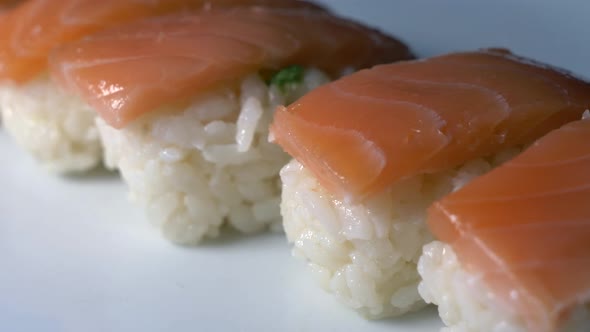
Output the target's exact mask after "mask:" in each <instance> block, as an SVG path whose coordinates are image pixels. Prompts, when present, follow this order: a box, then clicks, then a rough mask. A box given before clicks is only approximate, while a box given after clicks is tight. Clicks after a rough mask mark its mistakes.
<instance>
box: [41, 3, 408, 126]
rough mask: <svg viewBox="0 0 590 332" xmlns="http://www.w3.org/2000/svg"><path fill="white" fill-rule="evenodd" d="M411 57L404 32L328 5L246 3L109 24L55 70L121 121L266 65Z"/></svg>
mask: <svg viewBox="0 0 590 332" xmlns="http://www.w3.org/2000/svg"><path fill="white" fill-rule="evenodd" d="M411 57H412V55H411V53H410V51H409V50H408V48H407V47H406V46H405V45H404V44H403V43H401V42H400V41H398V40H397V39H395V38H392V37H389V36H386V35H384V34H382V33H380V32H378V31H376V30H373V29H370V28H368V27H365V26H363V25H360V24H357V23H355V22H352V21H349V20H346V19H343V18H339V17H336V16H333V15H331V14H329V13H327V12H323V11H318V10H309V9H293V8H288V9H284V8H268V7H256V8H246V7H241V8H232V9H230V10H218V11H210V12H206V13H201V14H198V15H172V16H168V17H164V18H157V19H151V20H143V21H141V22H137V23H135V24H130V25H127V26H125V27H117V29H113V30H109V31H104V32H101V33H98V34H96V35H93V36H91V37H89V38H86V39H84V40H81V41H79V42H75V43H71V44H68V45H66V46H64V47H62V48H59V49H57V50H56V51H55V53H54V54H53V55H52V57H51V60H50V67H51V73H52V75H53V77H54V78H55V79H56V80H57V82H59V83H60V84H61V85H63V86H64V87H65V88H66V89H67V90H69V91H73V92H74V93H76V94H78V95H80V96H81V97H82V98H83V99H84V100H85V101H86V102H87V103H88V104H90V105H91V106H93V107H94V108H95V109H96V110H97V111H98V113H99V114H100V116H101V117H102V118H103V119H104V120H105V121H106V122H107V123H108V124H110V125H111V126H113V127H116V128H122V127H124V126H126V125H127V124H128V123H130V122H131V121H133V120H135V119H136V118H137V117H139V116H141V115H144V114H146V113H148V112H151V111H153V110H155V109H156V108H158V107H160V106H162V105H168V104H174V103H180V102H183V101H186V100H187V99H189V98H192V97H195V95H198V94H199V93H204V91H206V90H210V89H215V88H218V87H220V86H227V85H228V84H229V85H231V84H233V83H234V82H236V81H237V80H239V79H241V78H243V77H244V76H246V75H249V74H251V73H256V72H258V71H262V70H278V69H281V68H282V67H284V66H288V65H301V66H307V67H316V68H319V69H321V70H323V71H326V72H328V73H329V74H332V75H338V74H340V73H341V72H342V71H344V70H345V69H347V68H363V67H369V66H372V65H375V64H378V63H386V62H392V61H396V60H403V59H409V58H411Z"/></svg>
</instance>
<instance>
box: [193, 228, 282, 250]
mask: <svg viewBox="0 0 590 332" xmlns="http://www.w3.org/2000/svg"><path fill="white" fill-rule="evenodd" d="M284 238H285V235H284V233H283V232H272V231H261V232H258V233H253V234H244V233H240V232H238V231H236V230H235V229H233V228H231V227H229V226H227V225H225V226H223V227H222V228H221V231H220V234H219V236H218V237H216V238H207V239H204V240H203V242H201V243H199V244H198V245H197V246H188V247H186V248H188V249H195V250H203V249H219V248H231V247H237V246H244V245H248V244H250V243H256V244H260V243H267V242H276V241H277V239H284ZM286 247H287V240H285V248H286Z"/></svg>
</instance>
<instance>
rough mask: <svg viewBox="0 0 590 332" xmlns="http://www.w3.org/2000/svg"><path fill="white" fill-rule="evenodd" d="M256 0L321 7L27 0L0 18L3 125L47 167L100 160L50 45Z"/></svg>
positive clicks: (190, 0) (87, 114)
mask: <svg viewBox="0 0 590 332" xmlns="http://www.w3.org/2000/svg"><path fill="white" fill-rule="evenodd" d="M250 5H261V6H270V7H281V8H282V7H285V8H309V9H310V10H311V9H314V10H324V9H322V8H321V7H319V6H317V5H314V4H311V3H309V2H305V1H298V0H155V1H154V0H100V1H97V0H61V1H52V0H29V1H25V2H23V3H22V4H20V5H19V6H17V7H16V8H15V9H14V10H12V11H10V12H9V13H7V14H6V15H3V16H2V17H0V109H1V110H2V118H3V122H4V125H5V126H6V129H7V130H8V132H9V133H10V134H11V136H12V137H13V138H14V140H15V141H16V142H17V144H19V145H20V146H21V147H22V148H23V149H25V150H26V151H28V152H29V153H30V154H31V155H32V156H33V157H34V158H35V159H37V160H38V161H39V162H40V163H41V164H42V165H43V166H45V167H46V168H47V169H49V170H50V171H53V172H58V173H67V172H77V171H84V170H87V169H90V168H93V167H94V166H96V165H97V164H99V163H100V161H101V155H102V153H101V148H100V143H99V139H98V132H97V130H96V127H95V125H94V118H95V113H94V112H93V111H92V110H91V109H90V108H89V107H88V106H87V105H86V104H85V103H83V102H82V101H81V100H79V98H75V97H74V96H72V95H71V94H68V93H66V92H64V91H62V90H61V89H59V87H57V86H56V85H55V84H54V83H53V82H52V81H51V80H50V78H49V75H48V74H47V56H48V54H49V52H50V50H51V49H53V48H54V47H56V46H59V45H61V44H64V43H67V42H70V41H74V40H78V39H80V38H82V37H84V36H87V35H89V34H91V33H94V32H97V31H100V30H103V29H105V28H107V27H112V26H116V25H118V24H123V23H125V22H130V21H134V20H138V19H141V18H146V17H151V16H158V15H163V14H167V13H172V12H181V11H201V10H211V9H213V8H224V7H234V6H250Z"/></svg>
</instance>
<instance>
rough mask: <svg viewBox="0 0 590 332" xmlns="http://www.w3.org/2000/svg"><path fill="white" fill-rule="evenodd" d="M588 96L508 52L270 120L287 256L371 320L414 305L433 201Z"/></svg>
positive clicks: (434, 61)
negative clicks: (279, 151)
mask: <svg viewBox="0 0 590 332" xmlns="http://www.w3.org/2000/svg"><path fill="white" fill-rule="evenodd" d="M588 107H590V84H589V83H587V82H584V81H582V80H580V79H577V78H575V77H573V76H571V75H570V74H568V73H566V72H564V71H561V70H558V69H555V68H551V67H548V66H545V65H542V64H539V63H536V62H534V61H532V60H529V59H525V58H522V57H519V56H516V55H514V54H512V53H510V52H508V51H507V50H502V49H489V50H480V51H474V52H463V53H453V54H448V55H442V56H437V57H433V58H428V59H422V60H416V61H407V62H399V63H396V64H388V65H380V66H376V67H374V68H372V69H367V70H362V71H360V72H358V73H355V74H353V75H350V76H347V77H344V78H342V79H340V80H338V81H335V82H333V83H330V84H326V85H323V86H322V87H319V88H318V89H315V90H313V91H311V92H310V93H308V94H307V95H305V96H304V97H302V98H301V99H299V100H297V101H296V102H294V103H292V104H291V105H290V106H288V107H281V108H279V109H278V110H277V111H276V112H275V116H274V121H273V123H272V127H271V130H270V132H271V138H272V139H273V140H274V141H275V142H276V143H278V144H279V145H280V146H281V147H283V149H284V150H285V151H287V152H288V153H289V154H290V155H291V156H292V157H293V158H294V159H293V161H291V162H290V163H289V164H288V165H287V166H285V167H284V168H283V169H282V170H281V179H282V182H283V191H282V202H281V214H282V216H283V224H284V229H285V232H286V234H287V238H288V240H289V242H290V243H292V244H293V246H294V249H293V253H294V255H295V256H298V257H301V258H303V259H304V260H306V261H307V264H308V266H309V268H310V270H311V271H312V272H313V273H314V275H315V276H316V277H317V279H318V280H319V282H320V283H321V285H322V286H323V287H324V288H325V289H327V290H328V291H330V292H332V293H334V294H335V295H336V297H337V298H338V299H340V300H341V301H342V302H343V303H345V304H346V305H348V306H350V307H352V308H354V309H355V310H357V311H359V312H360V313H361V314H363V315H364V316H366V317H368V318H380V317H386V316H395V315H400V314H403V313H406V312H408V311H411V310H415V309H418V308H420V307H422V306H424V302H423V301H422V300H421V298H420V295H419V293H418V290H417V286H418V283H419V281H420V277H419V275H418V272H417V270H416V263H417V262H418V258H419V257H420V254H421V249H422V246H423V245H425V244H426V243H428V242H430V241H431V239H432V235H431V234H430V232H429V231H428V229H427V226H426V222H425V219H426V209H427V207H428V206H429V205H430V204H431V203H432V202H434V201H435V200H436V199H438V198H440V197H442V196H443V195H445V194H447V193H449V192H451V191H453V190H455V189H456V188H458V187H460V186H462V185H463V184H465V183H466V182H468V181H469V180H470V179H471V178H473V177H476V176H478V175H480V174H483V173H485V172H487V171H488V170H490V169H491V168H493V167H495V166H497V165H499V164H501V163H502V162H504V161H506V160H508V159H510V158H511V157H512V156H514V155H515V154H516V153H518V152H519V151H520V149H522V147H523V146H524V145H526V144H530V143H531V142H532V141H533V140H534V139H535V138H538V137H539V136H541V135H543V134H544V133H546V132H548V131H550V130H551V129H554V128H556V127H559V126H560V125H562V124H564V123H566V122H568V121H572V120H575V119H579V117H580V116H581V115H582V113H583V111H584V110H585V109H587V108H588Z"/></svg>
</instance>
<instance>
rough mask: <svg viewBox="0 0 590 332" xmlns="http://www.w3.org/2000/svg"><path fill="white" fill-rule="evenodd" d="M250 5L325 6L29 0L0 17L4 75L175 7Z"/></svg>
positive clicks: (33, 70)
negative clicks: (63, 46) (59, 47)
mask: <svg viewBox="0 0 590 332" xmlns="http://www.w3.org/2000/svg"><path fill="white" fill-rule="evenodd" d="M250 5H263V6H270V7H280V8H308V9H317V10H323V9H322V8H321V7H320V6H318V5H315V4H312V3H309V2H306V1H299V0H215V1H213V0H100V1H97V0H60V1H55V0H29V1H25V2H23V3H22V4H21V5H19V6H18V7H17V8H15V9H14V10H13V11H12V12H11V13H10V14H9V15H6V16H4V17H2V19H1V20H0V79H10V80H13V81H15V82H18V83H22V82H25V81H28V80H29V79H31V78H33V77H34V76H36V75H38V74H39V73H40V72H41V71H43V70H44V69H45V68H46V66H47V54H48V53H49V51H50V50H51V49H52V48H53V47H55V46H57V45H60V44H63V43H66V42H69V41H73V40H77V39H79V38H81V37H84V36H86V35H88V34H90V33H93V32H96V31H99V30H102V29H104V28H106V27H110V26H114V25H117V24H121V23H125V22H129V21H132V20H136V19H139V18H145V17H150V16H155V15H162V14H166V13H171V12H178V11H194V10H209V9H211V8H217V7H233V6H250Z"/></svg>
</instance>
